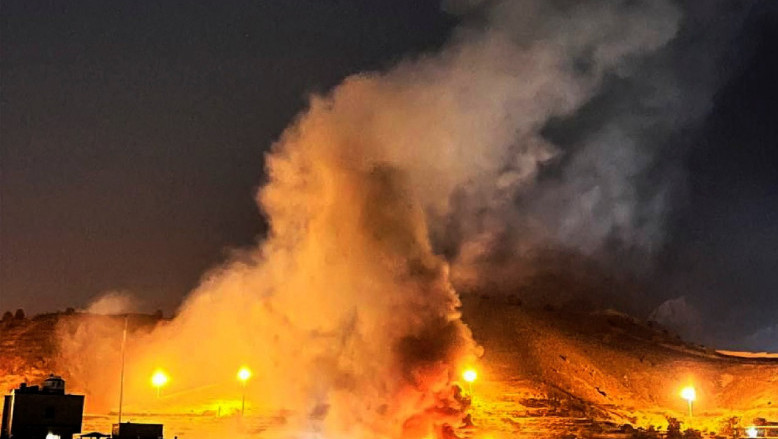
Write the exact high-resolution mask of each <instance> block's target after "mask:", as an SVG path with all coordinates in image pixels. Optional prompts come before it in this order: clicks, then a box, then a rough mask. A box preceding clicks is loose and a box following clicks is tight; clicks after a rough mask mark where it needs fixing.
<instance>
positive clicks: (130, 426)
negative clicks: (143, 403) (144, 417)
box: [111, 422, 162, 439]
mask: <svg viewBox="0 0 778 439" xmlns="http://www.w3.org/2000/svg"><path fill="white" fill-rule="evenodd" d="M111 437H112V438H113V439H162V424H135V423H132V422H122V423H121V424H113V435H112V436H111Z"/></svg>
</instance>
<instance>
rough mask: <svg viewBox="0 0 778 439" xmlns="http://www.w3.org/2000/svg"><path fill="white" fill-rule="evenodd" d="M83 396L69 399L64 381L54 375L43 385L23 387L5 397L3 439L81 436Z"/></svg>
mask: <svg viewBox="0 0 778 439" xmlns="http://www.w3.org/2000/svg"><path fill="white" fill-rule="evenodd" d="M83 413H84V395H66V394H65V381H64V380H63V379H62V378H60V377H58V376H54V375H51V376H49V378H47V379H46V380H45V381H44V382H43V384H42V385H41V386H40V387H38V386H27V385H26V384H22V385H21V386H19V388H18V389H14V390H13V392H12V393H11V394H10V395H6V396H5V399H4V401H3V421H2V429H1V430H0V439H46V436H48V435H49V434H52V435H56V436H60V437H61V438H63V439H64V438H68V439H69V438H71V437H73V435H74V434H76V433H80V432H81V418H82V415H83Z"/></svg>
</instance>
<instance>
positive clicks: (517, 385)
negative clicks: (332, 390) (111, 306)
mask: <svg viewBox="0 0 778 439" xmlns="http://www.w3.org/2000/svg"><path fill="white" fill-rule="evenodd" d="M84 318H87V319H98V320H99V321H103V320H105V322H103V323H112V325H113V326H116V322H115V320H116V319H122V317H105V316H93V315H87V314H61V313H60V314H46V315H41V316H37V317H35V318H33V319H24V320H12V321H7V322H3V323H2V324H0V390H1V391H3V392H7V391H8V390H10V389H11V388H14V387H16V386H18V384H19V383H20V382H22V381H27V382H30V383H37V382H39V381H40V380H42V379H43V378H44V377H45V376H46V375H47V374H48V373H51V372H55V373H58V372H59V371H61V370H64V369H66V368H65V367H60V365H58V364H57V360H56V359H57V358H58V355H57V352H56V342H55V340H56V337H57V334H61V335H63V336H67V334H68V328H69V327H72V326H74V325H71V323H73V324H74V323H77V322H79V321H83V319H84ZM463 318H464V320H465V321H466V322H467V323H468V325H470V327H471V328H472V330H473V333H474V335H475V337H476V339H477V341H478V343H480V344H481V346H483V348H484V355H483V357H482V358H481V359H480V360H479V363H478V364H477V365H475V366H476V367H477V369H478V372H479V378H478V380H477V381H476V382H475V383H474V384H473V386H472V388H471V389H467V388H466V389H465V391H466V392H468V393H469V394H471V395H472V401H473V405H472V410H471V415H472V421H473V424H474V425H475V429H474V430H468V429H465V431H464V433H463V434H462V435H464V436H471V437H482V434H481V433H483V432H487V433H489V434H490V435H492V436H493V437H539V436H540V437H564V436H569V435H571V434H572V435H574V436H575V437H619V436H618V434H616V436H614V434H615V433H614V432H617V431H618V429H619V426H621V425H623V424H631V425H633V426H636V427H648V426H650V425H654V426H659V427H661V428H663V429H664V428H666V425H667V420H666V417H668V416H669V417H674V418H678V419H679V420H680V421H682V422H683V423H684V425H685V426H691V427H694V428H695V429H700V430H708V431H711V432H720V431H722V429H723V426H724V425H725V424H726V423H727V422H728V420H730V419H731V418H733V417H738V418H740V419H741V421H740V426H741V427H742V426H745V425H747V424H750V422H751V420H752V419H754V418H757V417H764V418H767V419H773V420H775V419H778V359H775V358H769V357H770V356H769V355H760V356H756V357H754V358H750V357H752V356H751V355H747V354H744V353H731V354H730V355H724V354H722V353H719V352H717V351H715V350H712V349H708V348H705V347H701V346H697V345H691V344H688V343H684V342H683V341H682V340H680V339H679V338H678V337H677V336H675V335H673V334H672V333H670V332H668V331H666V330H664V329H662V328H661V327H658V326H657V325H656V324H651V323H646V322H642V321H639V320H637V319H634V318H632V317H629V316H627V315H624V314H620V313H617V312H614V311H605V312H594V313H590V312H584V311H581V312H575V311H568V310H566V311H563V310H555V309H551V308H545V309H535V308H528V307H526V306H522V305H518V304H517V302H516V301H510V300H500V299H494V298H486V297H479V296H467V297H465V298H464V299H463ZM156 322H158V320H157V317H154V316H147V315H133V316H131V318H130V330H131V331H136V330H139V329H144V330H147V329H150V328H152V327H153V326H154V325H155V324H156ZM119 326H121V325H119ZM735 355H738V356H735ZM96 364H98V363H97V362H96ZM65 379H68V377H67V376H65ZM686 385H694V386H695V388H696V389H697V395H698V400H697V401H696V402H695V405H694V417H693V418H689V416H688V412H687V410H688V409H687V406H686V403H685V401H683V400H682V399H681V398H680V396H679V392H680V389H681V388H682V387H683V386H686ZM198 419H200V421H198V422H205V421H204V420H203V419H205V418H198ZM89 422H93V423H94V426H92V424H90V428H94V429H105V428H107V427H106V426H107V425H108V424H109V421H106V420H105V419H102V418H95V420H94V421H89ZM165 422H166V424H169V425H170V426H171V428H178V427H177V424H176V422H178V423H179V424H181V425H183V426H185V425H189V424H190V423H191V420H181V419H165ZM209 422H211V421H209ZM213 422H220V421H217V420H214V421H213ZM103 424H105V425H103ZM193 425H194V424H193ZM197 425H199V424H197ZM203 425H205V424H203ZM190 427H192V426H191V425H190ZM181 428H182V430H181V431H182V432H183V431H185V430H183V427H181ZM195 429H196V430H197V428H195ZM598 432H601V433H602V434H603V435H604V436H598V435H597V434H598ZM608 432H610V433H608ZM606 433H607V434H606ZM190 436H192V437H198V436H197V434H193V435H190ZM181 437H189V436H186V435H182V436H181ZM621 437H624V436H623V435H622V436H621Z"/></svg>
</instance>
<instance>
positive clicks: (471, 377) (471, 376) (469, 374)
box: [462, 369, 478, 383]
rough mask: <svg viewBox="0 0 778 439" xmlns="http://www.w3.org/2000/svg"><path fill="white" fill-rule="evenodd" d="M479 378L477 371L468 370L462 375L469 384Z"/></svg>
mask: <svg viewBox="0 0 778 439" xmlns="http://www.w3.org/2000/svg"><path fill="white" fill-rule="evenodd" d="M477 378H478V372H476V371H475V369H467V370H465V371H464V372H463V373H462V379H464V380H465V381H466V382H468V383H472V382H473V381H475V380H476V379H477Z"/></svg>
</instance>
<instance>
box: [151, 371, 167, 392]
mask: <svg viewBox="0 0 778 439" xmlns="http://www.w3.org/2000/svg"><path fill="white" fill-rule="evenodd" d="M168 380H169V378H168V376H167V374H166V373H165V371H164V370H162V369H157V370H156V371H155V372H154V374H153V375H152V376H151V385H153V386H154V387H156V388H157V389H159V388H160V387H162V386H164V385H165V384H167V382H168Z"/></svg>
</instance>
